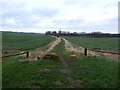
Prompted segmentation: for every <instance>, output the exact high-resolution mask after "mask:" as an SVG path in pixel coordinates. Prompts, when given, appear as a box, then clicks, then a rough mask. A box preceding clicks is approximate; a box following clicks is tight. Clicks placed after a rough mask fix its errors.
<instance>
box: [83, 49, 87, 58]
mask: <svg viewBox="0 0 120 90" xmlns="http://www.w3.org/2000/svg"><path fill="white" fill-rule="evenodd" d="M84 55H85V56H87V48H85V49H84Z"/></svg>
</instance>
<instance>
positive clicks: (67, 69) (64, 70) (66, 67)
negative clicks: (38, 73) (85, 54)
mask: <svg viewBox="0 0 120 90" xmlns="http://www.w3.org/2000/svg"><path fill="white" fill-rule="evenodd" d="M60 61H61V63H62V65H63V68H62V69H61V70H60V72H61V73H63V74H66V75H67V77H66V80H67V81H68V82H69V83H70V84H71V85H72V87H77V86H78V87H81V80H79V79H75V78H73V77H72V76H71V75H72V73H73V71H72V69H71V68H70V67H69V65H68V64H67V62H66V61H65V60H64V58H63V57H62V56H61V57H60ZM63 82H64V81H62V82H61V81H55V84H58V85H62V84H63Z"/></svg>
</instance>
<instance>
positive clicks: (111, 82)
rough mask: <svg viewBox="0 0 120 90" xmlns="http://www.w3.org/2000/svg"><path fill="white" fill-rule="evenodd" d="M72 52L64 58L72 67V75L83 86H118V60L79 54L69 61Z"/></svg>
mask: <svg viewBox="0 0 120 90" xmlns="http://www.w3.org/2000/svg"><path fill="white" fill-rule="evenodd" d="M71 53H72V52H69V53H66V54H65V55H64V58H65V59H66V61H67V63H68V64H69V66H70V67H72V69H73V73H72V76H73V77H74V78H76V79H80V80H81V81H82V86H83V87H84V88H116V87H118V82H119V81H118V72H119V71H118V64H119V63H118V62H115V61H109V60H108V59H107V58H105V57H103V56H84V55H80V56H79V57H78V59H77V60H76V61H70V60H69V56H70V54H71Z"/></svg>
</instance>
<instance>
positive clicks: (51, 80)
mask: <svg viewBox="0 0 120 90" xmlns="http://www.w3.org/2000/svg"><path fill="white" fill-rule="evenodd" d="M18 36H19V35H18ZM71 38H72V37H71ZM76 41H77V39H76ZM51 52H55V53H58V54H59V55H62V56H63V57H64V59H65V60H66V62H67V63H68V65H69V67H70V68H71V69H72V70H73V73H72V75H71V76H72V77H73V78H75V79H79V80H81V81H82V83H81V84H82V86H83V87H84V88H114V87H117V86H118V85H117V84H118V64H119V63H118V62H115V61H111V60H108V59H107V58H105V57H103V56H97V57H93V56H83V55H80V56H79V58H78V59H77V60H76V61H70V60H69V56H70V55H71V53H72V52H66V51H65V46H64V41H63V40H62V41H61V42H60V43H59V44H58V45H57V46H56V47H55V48H54V50H52V51H51ZM19 60H21V57H19V56H12V57H6V58H3V59H2V84H3V88H15V87H19V88H20V87H21V88H30V87H34V86H39V87H43V88H61V87H62V88H70V87H71V86H72V84H70V82H68V81H67V80H66V77H67V74H63V73H61V72H60V70H61V69H62V68H63V65H62V64H61V62H60V61H55V60H39V61H36V62H28V63H23V62H19ZM44 68H48V69H50V72H48V73H44V72H42V71H41V70H43V69H44ZM55 81H63V84H62V85H56V84H55ZM80 87H81V86H80Z"/></svg>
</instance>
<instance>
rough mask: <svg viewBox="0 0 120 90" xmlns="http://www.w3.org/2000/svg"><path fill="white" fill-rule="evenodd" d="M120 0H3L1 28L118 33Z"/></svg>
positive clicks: (27, 30)
mask: <svg viewBox="0 0 120 90" xmlns="http://www.w3.org/2000/svg"><path fill="white" fill-rule="evenodd" d="M118 1H119V0H0V4H1V5H0V15H1V16H2V17H0V20H2V22H0V30H2V31H19V32H39V33H44V32H46V31H48V30H51V31H54V30H56V31H59V29H60V28H62V30H63V31H71V32H76V31H77V32H94V31H101V32H107V33H118Z"/></svg>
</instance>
